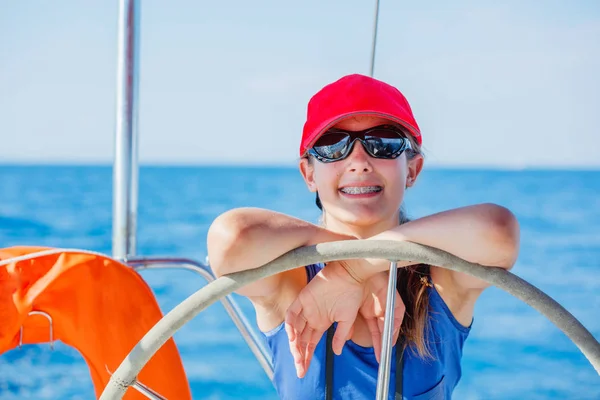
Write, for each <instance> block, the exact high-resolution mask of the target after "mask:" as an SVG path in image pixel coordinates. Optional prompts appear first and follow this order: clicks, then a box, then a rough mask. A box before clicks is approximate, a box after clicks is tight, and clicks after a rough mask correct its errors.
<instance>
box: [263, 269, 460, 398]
mask: <svg viewBox="0 0 600 400" xmlns="http://www.w3.org/2000/svg"><path fill="white" fill-rule="evenodd" d="M321 268H322V265H309V266H307V267H306V271H307V275H308V280H309V281H310V280H311V279H312V278H313V277H314V276H315V275H316V274H317V273H318V272H319V271H320V269H321ZM427 291H428V295H429V323H428V324H427V328H426V329H427V331H426V332H425V338H426V340H427V341H428V344H429V350H430V352H431V355H432V357H433V358H432V359H429V358H427V359H422V358H420V357H419V356H418V355H417V354H416V352H414V351H413V350H411V349H410V348H407V349H406V350H405V353H404V358H405V360H404V374H403V388H402V390H403V392H402V394H403V399H405V400H437V399H450V398H451V397H452V392H453V390H454V388H455V387H456V385H457V384H458V381H459V380H460V377H461V366H460V361H461V358H462V348H463V344H464V342H465V340H466V339H467V336H468V335H469V331H470V329H471V328H470V327H468V328H467V327H464V326H462V325H461V324H460V323H459V322H458V321H457V320H456V319H455V318H454V316H453V315H452V313H451V312H450V309H449V308H448V306H447V305H446V303H445V302H444V301H443V300H442V298H441V297H440V295H439V294H438V292H437V290H435V288H431V287H428V288H427ZM264 336H265V339H266V342H267V345H268V347H269V348H270V349H271V352H272V355H273V365H274V377H273V383H274V385H275V389H276V390H277V393H278V395H279V397H280V398H281V399H282V400H296V399H298V400H300V399H324V398H325V344H326V338H327V335H326V334H324V335H323V337H322V338H321V340H320V341H319V343H318V344H317V348H316V349H315V353H314V356H313V359H312V361H311V363H310V366H309V368H308V371H307V372H306V375H305V377H304V378H302V379H299V378H298V377H297V375H296V369H295V367H294V359H293V357H292V353H291V352H290V347H289V339H288V336H287V333H286V331H285V328H284V323H283V322H282V323H281V324H280V325H279V326H277V327H276V328H274V329H272V330H271V331H269V332H265V333H264ZM378 367H379V364H378V363H377V360H376V358H375V352H374V350H373V348H372V347H368V348H367V347H362V346H359V345H358V344H356V343H354V342H353V341H351V340H350V341H347V342H346V345H345V346H344V349H343V351H342V354H341V355H339V356H337V355H334V360H333V398H334V399H335V400H342V399H344V400H346V399H374V398H375V394H376V393H375V392H376V388H377V370H378ZM395 392H396V346H394V347H393V349H392V365H391V376H390V392H389V399H390V400H394V399H395Z"/></svg>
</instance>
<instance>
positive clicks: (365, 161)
mask: <svg viewBox="0 0 600 400" xmlns="http://www.w3.org/2000/svg"><path fill="white" fill-rule="evenodd" d="M346 168H347V170H348V171H349V172H358V173H364V172H371V171H373V166H372V165H371V156H369V153H367V151H366V150H365V148H364V147H363V145H362V143H361V142H360V140H357V141H355V142H354V146H353V148H352V150H351V151H350V154H348V157H347V158H346Z"/></svg>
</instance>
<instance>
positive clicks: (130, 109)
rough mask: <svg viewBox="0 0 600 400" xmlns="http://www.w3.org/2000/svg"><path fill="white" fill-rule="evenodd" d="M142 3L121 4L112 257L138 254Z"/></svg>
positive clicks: (122, 1)
mask: <svg viewBox="0 0 600 400" xmlns="http://www.w3.org/2000/svg"><path fill="white" fill-rule="evenodd" d="M139 10H140V2H139V0H120V1H119V32H118V55H117V110H116V132H115V158H114V164H113V240H112V253H113V257H115V258H119V259H127V257H130V256H133V255H135V253H136V233H137V203H138V154H137V128H138V124H137V119H138V118H137V117H138V116H137V114H138V107H137V97H138V82H139V79H138V70H139Z"/></svg>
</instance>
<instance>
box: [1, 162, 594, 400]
mask: <svg viewBox="0 0 600 400" xmlns="http://www.w3.org/2000/svg"><path fill="white" fill-rule="evenodd" d="M480 202H494V203H497V204H500V205H503V206H506V207H508V208H509V209H511V210H512V211H513V212H514V213H515V214H516V216H517V217H518V219H519V221H520V224H521V250H520V257H519V259H518V262H517V265H516V267H515V269H514V270H513V272H514V273H516V274H518V275H519V276H521V277H522V278H524V279H526V280H528V281H529V282H531V283H532V284H534V285H536V286H537V287H539V288H540V289H542V290H543V291H545V292H546V293H547V294H549V295H550V296H552V297H554V298H555V299H556V300H557V301H559V302H560V303H561V304H562V305H563V306H565V307H566V308H567V309H568V310H569V311H570V312H571V313H573V314H574V315H575V317H577V318H578V319H579V320H580V321H581V322H582V323H583V324H584V325H585V326H586V327H587V328H588V329H589V330H590V331H591V332H592V334H593V335H594V336H595V337H596V338H600V171H558V170H523V171H494V170H449V169H426V170H425V171H424V172H423V173H422V175H421V176H420V179H419V182H418V183H417V185H416V187H415V188H413V189H411V190H409V191H408V193H407V197H406V204H405V206H406V209H407V211H408V213H409V215H410V216H411V217H412V218H418V217H421V216H424V215H427V214H431V213H434V212H438V211H442V210H445V209H449V208H453V207H459V206H463V205H468V204H474V203H480ZM240 206H256V207H265V208H270V209H274V210H277V211H281V212H285V213H288V214H291V215H294V216H297V217H300V218H303V219H306V220H310V221H317V218H318V216H319V214H318V209H317V208H316V206H315V205H314V199H313V196H312V195H311V194H310V193H309V192H308V191H307V190H306V188H305V186H304V183H303V181H302V179H301V177H300V175H299V173H298V172H297V170H296V169H295V168H275V167H273V168H270V167H269V168H266V167H264V168H263V167H150V166H146V167H142V168H141V169H140V184H139V218H138V224H139V231H138V254H139V255H161V256H165V255H166V256H182V257H189V258H194V259H198V260H204V259H205V257H206V244H205V243H206V233H207V230H208V227H209V225H210V224H211V222H212V221H213V219H214V218H215V217H217V216H218V215H219V214H220V213H222V212H224V211H226V210H228V209H231V208H233V207H240ZM111 213H112V169H111V167H110V166H106V167H100V166H11V165H5V166H0V247H8V246H12V245H43V246H53V247H68V248H81V249H87V250H94V251H99V252H103V253H107V254H110V252H111V234H112V230H111V224H112V216H111ZM142 276H143V277H144V278H145V279H146V280H147V281H148V282H149V284H150V285H151V287H152V288H153V290H154V293H155V294H156V297H157V299H158V301H159V303H160V305H161V307H162V309H163V311H164V312H168V311H169V310H170V309H172V308H173V307H174V306H175V305H177V304H178V303H179V302H181V301H182V300H184V299H185V298H186V297H187V296H189V295H190V294H192V293H193V292H195V291H196V290H198V289H199V288H200V287H202V286H203V285H204V284H205V282H204V281H203V280H202V278H200V277H197V276H195V275H193V274H192V273H190V272H186V271H144V272H142ZM238 299H240V298H238ZM240 301H241V304H242V307H243V308H244V310H245V311H246V312H247V313H248V316H249V318H250V319H253V312H252V308H251V306H250V305H249V304H248V303H247V302H246V301H245V300H244V299H240ZM0 323H1V321H0ZM175 340H176V343H177V345H178V347H179V349H180V351H181V356H182V359H183V363H184V365H185V368H186V372H187V376H188V378H189V381H190V385H191V389H192V392H193V395H194V398H197V399H276V397H277V396H276V394H275V391H274V389H273V387H272V385H271V383H270V382H269V380H268V379H267V377H266V375H265V373H264V372H263V370H262V368H261V367H260V366H259V364H258V362H257V361H256V359H255V358H254V356H253V355H252V353H251V352H250V350H249V349H248V347H247V346H246V344H245V342H244V341H243V339H242V338H241V336H240V334H239V332H238V331H237V329H236V328H235V326H234V325H233V323H232V322H231V320H230V319H229V317H228V316H227V314H226V313H225V311H224V309H223V307H222V306H221V304H220V303H217V304H215V305H213V306H211V307H210V308H208V309H207V310H206V311H204V312H203V313H201V314H200V315H199V316H198V317H196V318H195V319H194V320H192V321H191V322H190V323H188V324H187V325H186V326H185V327H184V328H182V329H181V330H180V331H179V332H178V333H177V334H176V335H175ZM93 396H94V395H93V388H92V384H91V379H90V378H89V372H88V369H87V366H86V364H85V362H84V361H83V359H82V357H81V356H80V355H79V353H78V352H77V351H75V350H74V349H72V348H69V347H67V346H66V345H63V344H62V343H60V342H59V343H57V344H56V346H55V349H54V350H53V351H52V350H50V348H49V346H48V345H28V346H24V347H23V348H22V349H21V350H12V351H10V352H8V353H5V354H2V355H0V398H1V399H90V398H93ZM454 398H456V399H473V400H475V399H600V377H599V376H598V374H597V373H596V372H595V371H594V369H593V367H592V366H591V364H590V363H589V362H588V361H587V359H586V358H585V357H584V356H583V355H582V354H581V353H580V352H579V350H578V349H577V348H576V347H575V345H573V344H572V343H571V341H570V340H568V339H567V338H566V336H565V335H564V334H563V333H562V332H561V331H559V330H558V328H556V327H555V326H554V325H553V324H552V323H550V322H549V321H547V320H546V319H545V318H544V317H542V316H541V315H540V314H539V313H538V312H537V311H535V310H533V309H532V308H530V307H529V306H527V305H525V304H524V303H522V302H521V301H519V300H517V299H515V298H513V297H512V296H510V295H508V294H506V293H504V292H503V291H501V290H499V289H496V288H490V289H488V290H486V291H485V292H484V294H483V295H482V297H481V299H480V301H479V302H478V304H477V307H476V311H475V322H474V325H473V329H472V332H471V334H470V337H469V339H468V340H467V342H466V344H465V348H464V358H463V378H462V380H461V382H460V383H459V385H458V387H457V388H456V391H455V396H454Z"/></svg>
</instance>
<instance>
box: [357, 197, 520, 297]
mask: <svg viewBox="0 0 600 400" xmlns="http://www.w3.org/2000/svg"><path fill="white" fill-rule="evenodd" d="M369 240H399V241H410V242H415V243H420V244H424V245H428V246H432V247H437V248H438V249H441V250H444V251H447V252H449V253H452V254H454V255H455V256H457V257H460V258H463V259H465V260H467V261H470V262H474V263H479V264H482V265H488V266H494V267H501V268H506V269H510V268H512V266H513V265H514V263H515V261H516V259H517V255H518V251H519V226H518V223H517V220H516V218H515V217H514V215H513V214H512V213H511V212H510V211H509V210H507V209H506V208H503V207H500V206H497V205H494V204H479V205H474V206H468V207H462V208H457V209H454V210H449V211H444V212H441V213H438V214H433V215H430V216H427V217H424V218H420V219H417V220H414V221H411V222H408V223H406V224H403V225H400V226H398V227H396V228H394V229H391V230H389V231H386V232H383V233H381V234H379V235H375V236H373V237H371V238H369ZM387 268H389V264H388V263H387V262H386V261H379V260H369V261H368V262H364V263H353V264H352V269H353V271H352V273H353V274H354V275H355V276H356V277H358V278H359V279H360V280H364V279H368V277H369V276H371V275H372V274H374V273H376V272H378V271H384V270H386V269H387ZM355 269H356V270H355ZM451 272H452V277H453V279H454V280H455V281H456V284H457V285H459V286H460V287H461V288H463V289H482V288H484V287H485V286H486V283H485V282H482V281H481V280H479V279H476V278H474V277H471V276H469V275H466V274H462V273H458V272H454V271H451Z"/></svg>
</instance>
